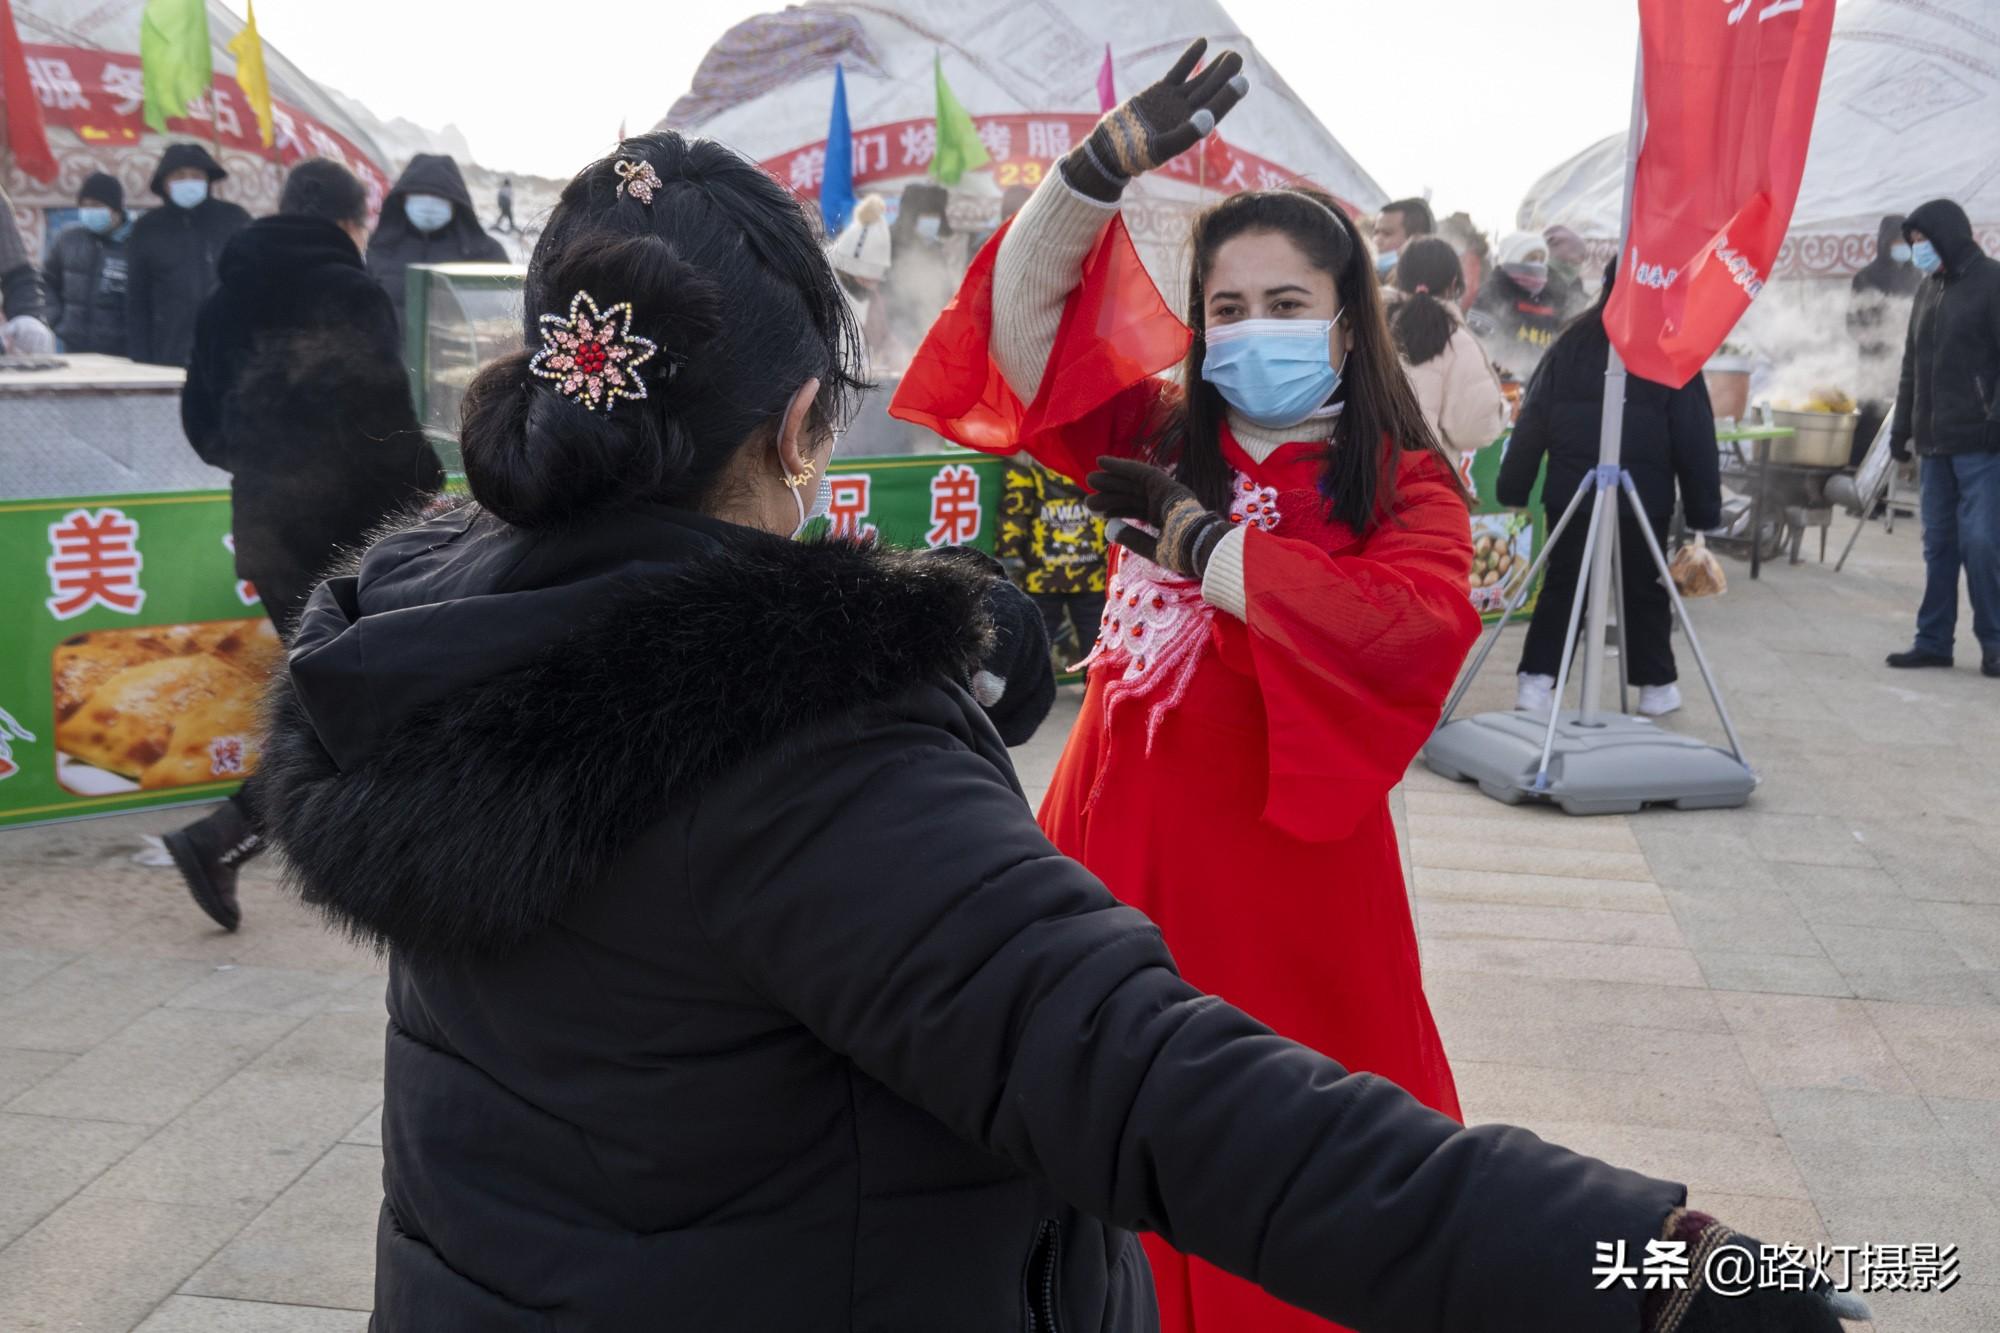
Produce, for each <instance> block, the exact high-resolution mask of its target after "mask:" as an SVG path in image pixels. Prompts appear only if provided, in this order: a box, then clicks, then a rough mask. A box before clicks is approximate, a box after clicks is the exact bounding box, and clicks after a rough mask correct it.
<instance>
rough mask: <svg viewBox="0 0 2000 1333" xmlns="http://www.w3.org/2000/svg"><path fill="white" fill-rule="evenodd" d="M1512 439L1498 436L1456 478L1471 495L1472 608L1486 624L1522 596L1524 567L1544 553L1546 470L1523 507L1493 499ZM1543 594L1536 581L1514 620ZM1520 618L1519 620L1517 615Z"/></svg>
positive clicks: (1524, 612)
mask: <svg viewBox="0 0 2000 1333" xmlns="http://www.w3.org/2000/svg"><path fill="white" fill-rule="evenodd" d="M1509 439H1511V437H1510V436H1505V435H1503V436H1501V437H1500V438H1499V439H1498V440H1495V441H1494V442H1493V443H1492V444H1489V445H1487V446H1486V447H1485V448H1484V449H1481V450H1478V451H1477V452H1475V453H1474V454H1473V455H1472V457H1471V458H1470V459H1468V460H1466V462H1465V463H1464V464H1463V465H1461V466H1460V468H1459V478H1460V480H1462V481H1464V482H1465V484H1466V488H1467V489H1468V490H1470V491H1471V492H1472V586H1471V588H1470V590H1469V591H1470V593H1471V595H1472V604H1473V605H1474V606H1475V607H1477V608H1479V615H1480V618H1481V619H1483V620H1485V621H1486V622H1487V623H1488V624H1491V623H1492V622H1494V621H1496V620H1498V619H1499V618H1500V614H1501V612H1502V611H1503V610H1504V609H1505V608H1506V605H1507V601H1508V599H1509V598H1511V597H1514V596H1516V595H1518V594H1519V593H1520V592H1521V589H1522V584H1523V582H1524V581H1525V580H1526V579H1527V577H1528V569H1529V567H1530V566H1531V565H1533V564H1534V563H1535V556H1536V555H1538V554H1539V553H1540V552H1541V549H1542V539H1543V536H1544V534H1543V532H1542V481H1543V478H1544V477H1546V476H1547V469H1546V468H1544V470H1543V472H1542V474H1541V475H1539V476H1537V477H1536V478H1535V489H1534V492H1533V494H1531V495H1530V496H1529V497H1528V507H1527V508H1526V509H1508V508H1505V507H1503V506H1502V505H1501V504H1500V503H1499V502H1498V501H1496V500H1495V499H1494V498H1493V493H1494V490H1495V488H1496V487H1497V486H1498V485H1499V482H1500V460H1501V459H1502V458H1504V457H1505V456H1506V453H1507V444H1508V441H1509ZM1540 596H1541V587H1540V585H1539V583H1538V584H1537V585H1536V586H1535V587H1534V588H1531V589H1529V590H1528V597H1527V600H1526V601H1524V602H1522V603H1521V610H1520V611H1519V613H1518V616H1526V615H1528V614H1529V613H1531V612H1532V611H1534V609H1535V601H1536V599H1537V598H1539V597H1540ZM1517 618H1518V617H1517Z"/></svg>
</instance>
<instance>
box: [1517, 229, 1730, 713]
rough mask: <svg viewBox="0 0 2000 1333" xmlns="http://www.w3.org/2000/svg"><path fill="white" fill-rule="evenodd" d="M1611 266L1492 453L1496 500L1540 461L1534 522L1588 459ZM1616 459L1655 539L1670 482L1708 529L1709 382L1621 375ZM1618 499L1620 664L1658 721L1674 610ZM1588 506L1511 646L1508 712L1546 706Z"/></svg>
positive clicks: (1528, 483)
mask: <svg viewBox="0 0 2000 1333" xmlns="http://www.w3.org/2000/svg"><path fill="white" fill-rule="evenodd" d="M1617 268H1618V266H1617V264H1616V263H1615V262H1613V263H1611V264H1608V265H1606V266H1605V270H1604V289H1603V290H1602V291H1601V292H1599V293H1598V296H1597V303H1596V304H1595V305H1593V306H1592V307H1591V308H1590V309H1589V310H1586V311H1585V312H1584V313H1583V314H1582V315H1581V316H1579V317H1578V318H1576V319H1575V320H1573V321H1571V323H1570V325H1569V327H1568V328H1566V329H1564V330H1563V332H1562V335H1561V336H1560V337H1558V338H1557V339H1556V342H1555V345H1554V346H1553V347H1551V348H1550V349H1549V352H1548V355H1547V356H1546V357H1544V358H1543V359H1542V363H1541V365H1540V366H1538V367H1536V369H1535V375H1534V378H1533V379H1532V380H1530V381H1529V382H1528V390H1527V393H1526V394H1525V395H1523V397H1522V400H1521V414H1520V417H1519V418H1518V419H1517V420H1516V421H1515V423H1514V433H1513V435H1512V436H1511V437H1510V438H1509V439H1508V441H1507V452H1506V454H1505V455H1504V456H1503V457H1502V458H1501V460H1500V476H1499V480H1498V483H1497V484H1496V486H1495V488H1494V489H1495V491H1496V492H1497V494H1498V496H1499V500H1500V503H1501V504H1503V505H1514V506H1521V505H1525V504H1527V503H1528V496H1529V494H1530V493H1531V492H1532V491H1533V490H1534V489H1535V474H1536V472H1537V471H1538V470H1539V469H1540V467H1541V465H1542V459H1543V458H1547V459H1548V463H1549V475H1548V480H1547V481H1546V482H1545V483H1543V487H1542V508H1543V520H1542V521H1543V522H1544V523H1545V524H1550V525H1553V524H1554V522H1555V520H1556V519H1557V518H1558V517H1559V516H1560V515H1561V514H1562V512H1563V510H1564V509H1565V508H1567V507H1568V505H1569V502H1570V499H1571V497H1573V496H1574V495H1575V494H1576V489H1577V487H1578V486H1581V485H1582V484H1583V479H1584V478H1585V477H1586V476H1588V475H1589V473H1590V471H1591V469H1592V468H1594V467H1596V466H1597V456H1598V444H1599V439H1600V435H1601V432H1602V430H1603V421H1604V370H1605V366H1606V365H1607V364H1608V362H1609V360H1610V356H1611V341H1610V339H1609V338H1608V337H1606V336H1605V332H1604V307H1605V306H1606V305H1607V304H1609V303H1610V300H1611V289H1612V286H1613V283H1614V282H1615V280H1616V279H1617V276H1618V273H1617ZM1620 440H1621V446H1620V453H1619V461H1620V462H1621V463H1623V464H1624V466H1625V468H1626V469H1627V470H1628V471H1629V472H1631V474H1632V481H1633V484H1634V485H1635V486H1636V487H1637V488H1638V491H1639V499H1640V502H1641V503H1642V504H1643V505H1644V506H1645V510H1646V522H1647V524H1648V526H1650V527H1651V529H1652V536H1653V540H1654V541H1656V542H1659V543H1661V544H1662V546H1664V544H1665V542H1666V540H1667V525H1668V524H1669V523H1670V522H1671V521H1672V520H1673V516H1674V498H1675V490H1676V484H1678V490H1679V493H1680V503H1681V505H1682V506H1683V507H1684V508H1685V510H1686V512H1687V522H1688V526H1689V527H1691V528H1693V529H1695V530H1696V531H1698V532H1700V531H1706V530H1707V529H1710V528H1713V527H1716V526H1717V525H1719V524H1720V523H1721V522H1722V477H1721V467H1720V464H1719V462H1718V460H1717V456H1716V447H1715V412H1714V409H1712V408H1711V407H1710V406H1709V403H1708V385H1707V383H1706V382H1705V381H1704V380H1703V379H1702V377H1701V376H1699V375H1696V376H1695V377H1694V378H1693V379H1691V380H1689V381H1688V382H1687V383H1686V384H1684V385H1682V386H1681V387H1680V388H1678V389H1670V388H1668V387H1667V386H1666V385H1664V384H1656V383H1654V382H1653V381H1652V380H1649V379H1643V378H1641V377H1639V376H1637V375H1630V376H1628V377H1627V378H1626V380H1625V424H1624V433H1623V434H1622V435H1621V436H1620ZM1614 498H1615V499H1616V500H1617V503H1618V521H1619V530H1618V541H1619V549H1620V550H1621V551H1622V552H1623V553H1624V561H1625V565H1624V569H1625V577H1624V588H1625V604H1624V607H1623V609H1622V611H1621V613H1620V614H1621V618H1622V624H1623V628H1624V632H1625V639H1624V644H1625V649H1624V650H1625V653H1626V662H1625V667H1626V671H1627V672H1628V676H1629V679H1630V680H1631V682H1632V683H1633V684H1634V685H1637V686H1638V687H1639V711H1640V712H1642V713H1645V714H1647V715H1648V716H1654V717H1657V716H1659V715H1661V714H1663V713H1670V712H1672V711H1674V710H1675V709H1676V708H1678V707H1680V703H1681V696H1680V687H1679V686H1678V685H1676V684H1675V683H1674V682H1675V680H1676V679H1677V677H1678V673H1677V671H1676V670H1675V667H1674V648H1673V638H1672V633H1673V606H1672V603H1671V602H1670V601H1669V600H1668V597H1667V590H1666V587H1665V585H1663V584H1662V583H1661V582H1660V581H1659V579H1658V578H1657V577H1656V576H1655V574H1654V572H1653V569H1652V558H1651V557H1650V556H1648V555H1647V554H1646V530H1645V529H1644V528H1641V527H1640V526H1639V521H1638V519H1637V518H1635V517H1634V516H1633V514H1632V509H1631V506H1630V504H1628V503H1627V502H1626V500H1625V499H1624V497H1623V496H1622V495H1621V496H1616V497H1614ZM1589 518H1590V515H1589V512H1588V507H1587V506H1586V508H1585V510H1584V511H1582V512H1580V513H1578V515H1577V516H1576V518H1575V519H1573V520H1571V522H1570V525H1569V527H1568V528H1566V529H1564V531H1563V535H1562V538H1561V540H1560V541H1558V542H1557V543H1556V548H1555V550H1554V551H1553V552H1552V553H1551V554H1550V556H1549V563H1548V568H1547V570H1546V572H1545V573H1544V575H1543V581H1542V591H1541V596H1540V598H1539V599H1538V600H1537V601H1536V603H1535V613H1534V615H1533V616H1532V617H1531V618H1530V619H1529V621H1528V634H1527V638H1526V639H1525V641H1524V642H1523V643H1522V645H1521V665H1520V668H1519V671H1520V685H1519V689H1518V690H1517V692H1516V696H1515V707H1517V708H1522V709H1525V710H1527V711H1528V712H1531V713H1546V712H1547V711H1548V709H1549V708H1551V707H1553V706H1555V704H1556V703H1557V702H1558V701H1557V700H1555V697H1554V695H1555V683H1556V674H1557V672H1558V670H1559V668H1560V667H1561V664H1562V656H1563V650H1564V646H1565V644H1566V642H1567V640H1566V637H1565V635H1566V631H1567V629H1568V626H1569V613H1570V604H1571V601H1572V599H1573V598H1574V596H1575V593H1576V585H1577V581H1578V579H1579V578H1581V577H1582V574H1583V544H1584V538H1585V536H1586V535H1587V534H1588V532H1589V528H1590V523H1589Z"/></svg>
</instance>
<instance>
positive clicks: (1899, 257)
mask: <svg viewBox="0 0 2000 1333" xmlns="http://www.w3.org/2000/svg"><path fill="white" fill-rule="evenodd" d="M1889 258H1891V259H1893V260H1895V261H1896V262H1897V263H1898V264H1907V263H1909V262H1910V247H1909V246H1907V245H1905V244H1903V243H1902V242H1901V241H1897V242H1896V243H1895V244H1894V245H1892V246H1890V247H1889Z"/></svg>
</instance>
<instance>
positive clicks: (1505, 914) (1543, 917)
mask: <svg viewBox="0 0 2000 1333" xmlns="http://www.w3.org/2000/svg"><path fill="white" fill-rule="evenodd" d="M1422 920H1423V927H1424V929H1425V930H1426V931H1427V932H1429V933H1430V934H1432V935H1434V936H1437V937H1438V938H1441V939H1456V938H1466V939H1477V938H1496V939H1525V940H1568V941H1571V942H1573V943H1580V944H1636V945H1641V946H1645V947H1648V948H1655V949H1684V948H1686V947H1687V942H1686V940H1685V939H1683V938H1682V935H1681V931H1680V927H1679V926H1677V925H1676V924H1675V923H1674V920H1673V918H1671V917H1667V916H1662V915H1660V914H1659V913H1657V912H1613V911H1604V910H1601V909H1596V908H1571V907H1531V906H1527V905H1525V904H1519V903H1480V902H1450V901H1437V900H1432V901H1431V902H1429V903H1427V904H1426V905H1425V907H1424V909H1423V913H1422Z"/></svg>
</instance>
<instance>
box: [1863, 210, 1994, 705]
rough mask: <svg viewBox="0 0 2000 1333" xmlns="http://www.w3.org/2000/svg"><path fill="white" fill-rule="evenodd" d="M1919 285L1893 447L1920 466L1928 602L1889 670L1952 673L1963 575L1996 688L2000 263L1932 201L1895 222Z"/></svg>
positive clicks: (1953, 214)
mask: <svg viewBox="0 0 2000 1333" xmlns="http://www.w3.org/2000/svg"><path fill="white" fill-rule="evenodd" d="M1903 239H1904V240H1906V241H1908V242H1909V243H1910V258H1911V262H1912V263H1913V264H1914V265H1915V266H1916V268H1917V271H1918V272H1920V273H1922V274H1924V275H1925V278H1924V281H1923V283H1922V285H1921V286H1919V287H1918V288H1917V297H1916V302H1915V304H1914V305H1913V306H1912V307H1911V309H1910V333H1909V338H1908V340H1907V341H1906V342H1905V343H1904V345H1903V373H1902V378H1901V381H1900V383H1899V384H1898V386H1897V389H1896V423H1895V425H1894V426H1893V427H1891V428H1890V434H1889V446H1890V448H1891V450H1892V451H1893V452H1894V453H1895V455H1896V457H1897V458H1899V459H1907V458H1909V457H1910V449H1911V445H1912V444H1913V443H1914V444H1915V446H1916V453H1917V456H1918V457H1920V458H1922V459H1923V477H1922V485H1923V497H1922V501H1921V507H1922V510H1923V524H1924V600H1923V604H1922V605H1921V606H1919V607H1918V608H1917V636H1916V641H1915V643H1913V644H1912V645H1911V647H1910V649H1909V651H1908V652H1901V653H1892V654H1890V656H1889V665H1890V666H1893V667H1926V666H1943V667H1948V666H1950V665H1951V663H1952V640H1953V638H1954V637H1955V636H1956V634H1957V627H1958V571H1959V569H1960V567H1961V566H1962V567H1963V568H1964V570H1965V586H1966V594H1967V598H1968V600H1969V601H1971V603H1972V633H1973V637H1974V638H1976V639H1978V640H1979V650H1980V669H1981V670H1982V671H1984V672H1985V674H1987V675H1988V676H1994V677H2000V262H1995V261H1994V260H1993V259H1991V258H1989V257H1988V256H1987V255H1986V253H1985V252H1984V251H1982V250H1981V249H1980V248H1979V241H1978V239H1977V238H1976V237H1974V236H1973V234H1972V223H1971V221H1970V220H1969V219H1968V218H1967V217H1966V216H1965V210H1964V209H1962V208H1960V207H1959V206H1958V205H1957V204H1955V203H1953V202H1952V201H1951V200H1949V199H1933V200H1932V201H1931V202H1930V203H1927V204H1925V205H1924V206H1923V207H1921V208H1919V209H1917V210H1915V211H1914V212H1912V213H1911V214H1910V216H1909V217H1908V218H1907V219H1906V220H1905V221H1904V223H1903Z"/></svg>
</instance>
